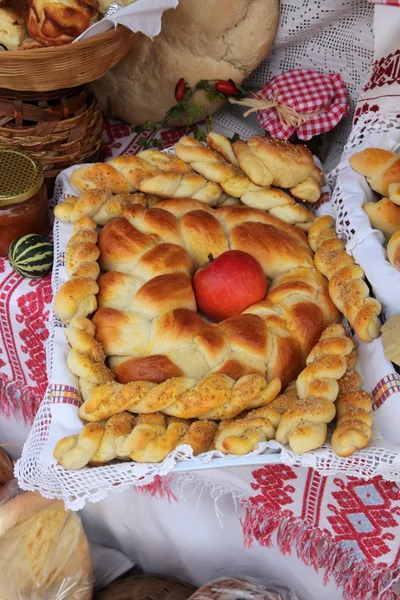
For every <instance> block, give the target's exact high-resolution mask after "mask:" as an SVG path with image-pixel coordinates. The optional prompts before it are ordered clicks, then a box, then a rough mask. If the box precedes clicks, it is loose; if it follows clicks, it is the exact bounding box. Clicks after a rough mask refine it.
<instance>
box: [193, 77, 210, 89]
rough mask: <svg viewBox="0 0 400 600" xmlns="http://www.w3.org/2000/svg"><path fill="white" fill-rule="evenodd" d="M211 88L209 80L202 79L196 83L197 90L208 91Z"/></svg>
mask: <svg viewBox="0 0 400 600" xmlns="http://www.w3.org/2000/svg"><path fill="white" fill-rule="evenodd" d="M210 88H211V84H210V82H209V81H207V79H200V81H198V82H197V83H196V87H195V89H196V90H208V89H210Z"/></svg>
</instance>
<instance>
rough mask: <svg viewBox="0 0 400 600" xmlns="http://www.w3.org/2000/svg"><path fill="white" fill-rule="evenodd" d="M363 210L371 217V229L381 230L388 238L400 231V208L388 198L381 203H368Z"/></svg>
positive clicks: (380, 201)
mask: <svg viewBox="0 0 400 600" xmlns="http://www.w3.org/2000/svg"><path fill="white" fill-rule="evenodd" d="M363 209H364V210H365V212H366V213H367V215H368V217H369V220H370V223H371V227H372V228H373V229H379V231H382V233H383V234H384V235H385V236H386V237H390V236H391V235H393V233H394V232H395V231H397V230H398V229H400V206H398V205H397V204H394V203H393V202H392V201H391V200H389V199H388V198H382V200H379V202H366V203H365V204H364V205H363Z"/></svg>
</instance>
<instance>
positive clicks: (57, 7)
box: [28, 0, 99, 46]
mask: <svg viewBox="0 0 400 600" xmlns="http://www.w3.org/2000/svg"><path fill="white" fill-rule="evenodd" d="M98 16H99V3H98V0H28V32H29V34H30V36H31V37H32V38H33V39H34V40H36V41H37V42H39V43H40V44H43V45H44V46H61V45H63V44H69V43H71V42H73V41H74V39H75V38H77V37H78V36H79V35H81V34H82V33H83V32H84V31H86V29H88V27H90V26H91V25H92V24H93V23H94V22H96V21H97V20H98Z"/></svg>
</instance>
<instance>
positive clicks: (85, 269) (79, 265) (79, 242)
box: [54, 217, 100, 322]
mask: <svg viewBox="0 0 400 600" xmlns="http://www.w3.org/2000/svg"><path fill="white" fill-rule="evenodd" d="M96 242H97V233H96V223H95V222H94V221H93V219H91V218H90V217H82V218H81V219H79V220H78V221H76V223H75V224H74V226H73V229H72V236H71V238H70V240H69V242H68V244H67V247H66V255H65V262H66V269H67V274H68V277H69V279H68V281H66V282H65V283H64V284H63V285H62V286H61V288H60V289H59V290H58V292H57V294H56V296H55V298H54V312H55V314H56V315H57V317H59V319H60V320H61V321H63V322H70V321H71V319H72V318H73V317H86V316H87V315H89V314H91V313H93V312H94V311H95V310H96V308H97V300H96V294H97V293H98V291H99V286H98V285H97V283H96V279H97V278H98V276H99V273H100V267H99V265H98V263H97V260H98V258H99V256H100V252H99V249H98V248H97V245H96Z"/></svg>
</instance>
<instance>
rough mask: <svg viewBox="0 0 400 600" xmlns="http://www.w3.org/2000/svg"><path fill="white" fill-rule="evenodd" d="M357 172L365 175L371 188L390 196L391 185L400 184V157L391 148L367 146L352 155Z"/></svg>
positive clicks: (351, 159)
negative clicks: (383, 148)
mask: <svg viewBox="0 0 400 600" xmlns="http://www.w3.org/2000/svg"><path fill="white" fill-rule="evenodd" d="M350 164H351V166H352V167H353V169H354V170H355V171H357V173H360V174H361V175H365V177H366V178H367V181H368V183H369V185H370V186H371V188H372V189H373V190H374V191H375V192H378V193H379V194H382V196H388V194H389V185H391V184H392V185H393V184H397V185H399V184H400V157H399V156H398V155H397V154H395V153H394V152H390V151H389V150H382V149H381V148H366V149H365V150H362V151H361V152H357V153H356V154H353V156H351V157H350Z"/></svg>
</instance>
